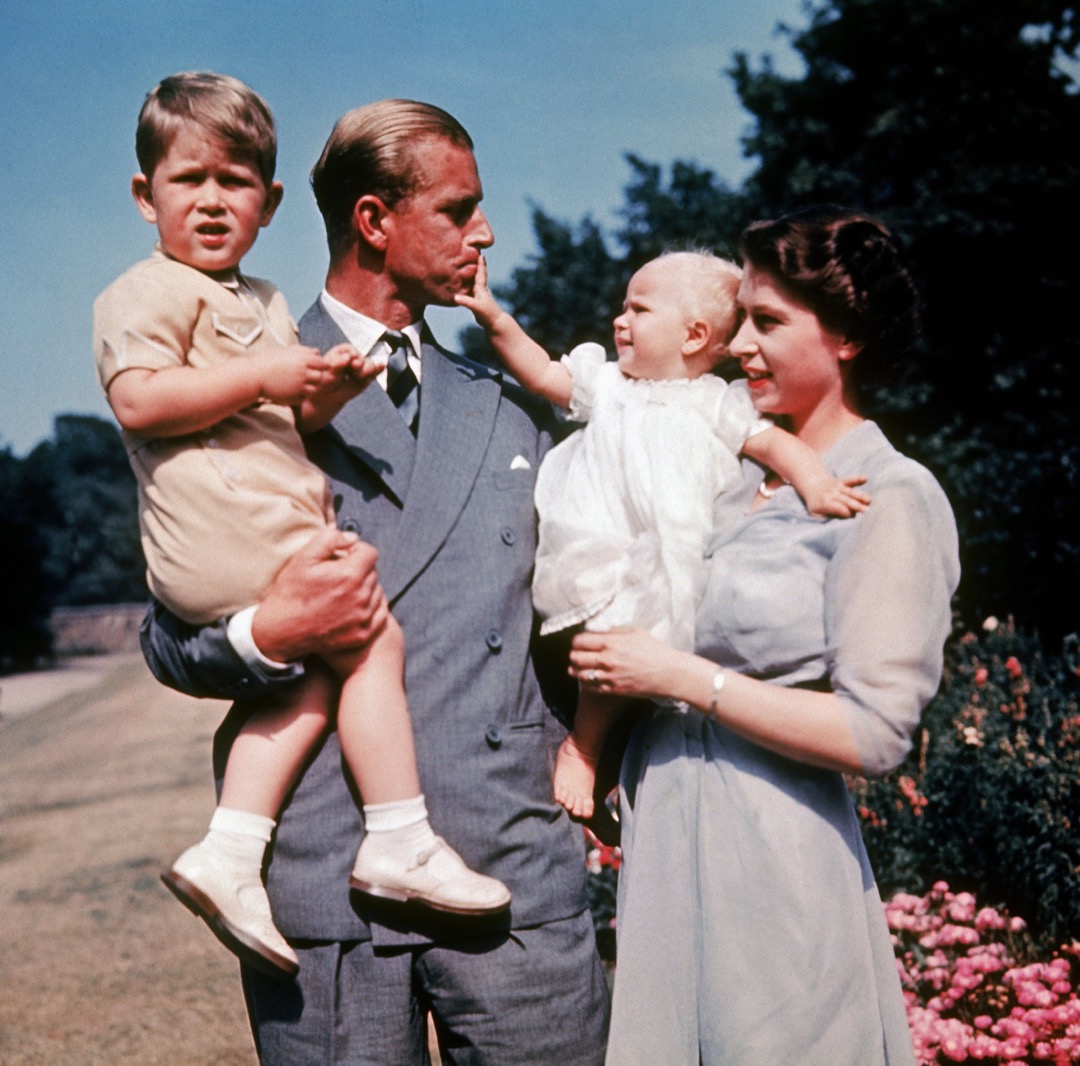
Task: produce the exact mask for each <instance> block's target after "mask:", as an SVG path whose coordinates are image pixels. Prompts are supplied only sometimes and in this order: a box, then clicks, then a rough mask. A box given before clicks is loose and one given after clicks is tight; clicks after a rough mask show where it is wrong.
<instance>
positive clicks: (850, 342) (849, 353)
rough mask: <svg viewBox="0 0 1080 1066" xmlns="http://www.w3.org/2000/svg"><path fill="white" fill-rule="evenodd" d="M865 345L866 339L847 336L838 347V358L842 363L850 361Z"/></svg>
mask: <svg viewBox="0 0 1080 1066" xmlns="http://www.w3.org/2000/svg"><path fill="white" fill-rule="evenodd" d="M865 346H866V344H865V341H862V340H860V339H859V338H857V337H845V338H844V339H843V340H842V341H841V342H840V344H839V346H838V347H837V349H836V355H837V358H838V359H839V360H840V362H842V363H847V362H850V361H851V360H852V359H854V358H855V356H857V355H858V354H859V352H861V351H862V350H863V348H864V347H865Z"/></svg>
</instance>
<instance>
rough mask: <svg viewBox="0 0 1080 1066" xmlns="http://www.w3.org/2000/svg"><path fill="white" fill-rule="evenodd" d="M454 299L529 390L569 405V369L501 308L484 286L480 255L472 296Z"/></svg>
mask: <svg viewBox="0 0 1080 1066" xmlns="http://www.w3.org/2000/svg"><path fill="white" fill-rule="evenodd" d="M454 299H455V300H456V301H457V302H458V303H459V304H460V305H461V306H462V307H467V308H468V309H469V310H470V311H472V313H473V315H474V316H475V317H476V321H477V322H478V323H479V324H480V325H481V326H482V327H483V330H484V332H485V333H486V334H487V338H488V340H489V341H490V342H491V346H492V347H493V348H494V349H495V351H496V352H497V353H498V355H499V358H500V359H502V361H503V362H504V363H505V364H506V365H507V368H508V369H509V370H510V372H511V373H512V374H513V375H514V377H516V378H517V379H518V381H520V382H521V384H522V385H524V386H525V388H527V389H528V390H529V392H534V393H536V394H537V395H538V396H543V397H544V399H545V400H548V401H550V402H551V403H553V404H556V405H557V406H559V407H569V406H570V393H571V390H572V388H573V382H572V381H571V378H570V371H569V370H567V369H566V367H565V366H563V365H562V363H560V362H557V361H555V360H552V358H551V357H550V356H549V355H548V353H547V352H545V351H544V349H543V348H541V347H540V345H539V344H537V343H536V341H534V340H533V339H532V338H531V337H530V336H529V335H528V334H527V333H526V332H525V331H524V330H523V329H522V328H521V326H520V325H519V324H518V322H517V320H516V319H515V318H514V316H513V315H511V314H510V313H509V312H507V311H504V310H503V309H502V308H501V307H500V306H499V305H498V304H497V303H496V302H495V298H494V297H493V296H492V295H491V290H490V289H488V287H487V262H486V261H485V259H484V257H483V256H481V257H480V264H479V266H478V267H477V270H476V281H475V283H474V285H473V292H472V295H471V296H469V295H467V294H466V293H458V294H457V295H456V296H455V297H454Z"/></svg>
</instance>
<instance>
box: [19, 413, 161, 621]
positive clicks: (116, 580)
mask: <svg viewBox="0 0 1080 1066" xmlns="http://www.w3.org/2000/svg"><path fill="white" fill-rule="evenodd" d="M23 467H24V484H25V491H26V493H27V496H28V499H27V500H26V507H27V509H28V511H29V513H30V515H31V518H32V521H33V523H34V526H35V528H36V529H37V531H38V533H39V535H40V537H41V540H42V543H43V568H44V572H45V575H46V578H47V581H48V587H49V591H50V599H51V601H52V604H53V605H54V606H55V605H60V604H64V605H72V606H74V605H82V604H92V603H123V602H129V601H136V600H140V599H143V598H144V597H145V596H146V580H145V563H144V561H143V556H142V549H141V547H140V545H139V527H138V504H137V500H136V491H135V479H134V477H133V476H132V473H131V469H130V467H129V466H128V461H127V456H126V455H125V453H124V446H123V443H122V442H121V440H120V435H119V433H118V432H117V429H116V427H115V426H114V425H113V424H112V423H111V422H107V421H105V420H104V419H101V418H95V417H92V416H89V415H61V416H60V417H59V418H57V419H56V422H55V427H54V431H53V436H52V438H50V439H49V440H46V441H42V443H41V444H39V445H38V446H37V447H36V448H34V450H33V451H32V452H31V453H30V454H29V455H28V456H27V457H26V459H25V460H24V461H23Z"/></svg>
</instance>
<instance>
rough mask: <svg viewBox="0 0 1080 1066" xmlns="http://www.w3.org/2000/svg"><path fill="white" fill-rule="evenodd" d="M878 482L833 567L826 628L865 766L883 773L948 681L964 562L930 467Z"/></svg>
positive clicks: (833, 668) (835, 683)
mask: <svg viewBox="0 0 1080 1066" xmlns="http://www.w3.org/2000/svg"><path fill="white" fill-rule="evenodd" d="M872 491H873V503H872V504H871V505H870V508H869V510H868V511H867V512H866V513H865V514H863V515H861V516H860V517H859V518H857V519H854V520H852V522H853V526H852V529H851V530H850V531H849V532H848V533H847V535H846V536H844V538H843V542H842V544H841V546H840V549H839V550H838V551H837V552H836V554H835V555H834V556H833V558H832V560H831V561H830V563H829V566H828V569H827V571H826V577H825V636H826V648H827V650H826V657H827V660H828V665H829V674H830V678H831V682H832V687H833V690H834V691H835V692H836V693H837V695H839V696H840V698H841V699H842V700H843V702H844V705H845V710H846V713H847V717H848V724H849V726H850V728H851V731H852V734H853V736H854V737H855V742H856V745H857V748H858V751H859V757H860V760H861V762H862V766H863V770H864V771H865V772H866V773H868V774H882V773H888V771H890V770H892V769H894V768H895V767H896V766H897V765H899V763H900V762H901V761H902V760H903V758H904V756H905V755H906V754H907V753H908V751H910V750H911V737H912V734H913V733H914V732H915V729H916V728H917V727H918V724H919V717H920V715H921V714H922V711H923V708H924V707H925V706H926V704H927V703H929V702H930V700H931V699H932V698H933V696H934V694H935V693H936V692H937V688H938V685H939V684H940V682H941V668H942V650H943V646H944V643H945V639H946V637H947V636H948V634H949V630H950V627H951V609H950V601H951V599H952V594H953V592H955V590H956V585H957V582H958V580H959V577H960V564H959V560H958V555H957V539H956V524H955V522H954V520H953V515H952V510H951V508H950V507H949V503H948V501H947V500H946V498H945V495H944V493H943V492H942V491H941V489H940V487H939V486H938V484H937V482H936V481H934V479H933V478H932V477H931V476H930V474H929V473H928V472H927V471H926V470H924V469H923V468H921V467H918V466H916V465H915V464H914V463H912V464H911V465H910V469H909V470H908V471H907V472H905V473H904V475H903V476H902V477H901V478H899V479H897V480H895V481H892V482H889V483H886V484H884V485H882V486H881V487H880V488H876V489H873V490H872Z"/></svg>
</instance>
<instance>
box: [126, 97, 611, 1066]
mask: <svg viewBox="0 0 1080 1066" xmlns="http://www.w3.org/2000/svg"><path fill="white" fill-rule="evenodd" d="M312 185H313V188H314V190H315V195H316V199H317V201H318V204H319V209H320V211H321V212H322V215H323V218H324V221H325V223H326V230H327V238H328V242H329V246H330V267H329V271H328V274H327V280H326V288H325V290H324V292H323V293H322V295H321V296H320V297H319V299H318V300H317V301H316V302H315V304H314V305H313V306H312V308H311V309H310V310H309V311H308V312H307V314H305V315H304V317H303V319H302V320H301V322H300V337H301V340H302V341H303V342H304V343H306V344H310V345H313V346H316V347H318V348H320V349H322V350H325V349H326V348H328V347H330V346H332V345H334V344H337V343H340V342H341V341H344V340H348V341H349V342H351V343H352V344H353V345H354V346H355V347H356V348H358V349H359V350H360V351H361V352H362V353H364V354H369V353H372V354H379V353H380V352H381V351H385V350H386V349H385V348H383V347H381V346H388V347H390V348H392V349H397V348H401V347H402V346H403V341H402V339H401V338H402V337H403V338H404V340H405V342H407V345H406V346H405V351H406V352H407V355H408V367H407V368H406V370H405V377H404V378H401V379H400V380H396V377H397V375H395V373H394V371H393V370H391V375H392V376H395V381H392V382H391V384H390V393H389V394H388V392H387V391H386V390H385V389H383V388H376V387H374V386H372V387H370V388H368V389H367V390H366V391H365V392H364V393H362V394H361V395H360V396H359V397H358V398H357V399H356V400H354V401H352V402H351V403H350V404H348V405H347V406H346V407H345V408H344V410H343V411H342V412H341V414H340V415H339V416H338V417H337V418H336V419H335V420H334V422H333V423H332V424H331V425H330V426H328V427H327V428H326V429H324V430H322V431H320V432H319V433H318V434H316V435H315V436H314V437H312V438H311V439H310V440H309V442H308V445H309V453H310V455H311V456H312V458H313V459H314V460H315V462H317V463H318V464H319V465H320V466H321V467H322V469H323V470H325V471H326V473H327V475H328V477H329V478H330V481H331V487H332V490H333V494H334V504H335V507H336V509H337V513H338V524H339V526H340V528H341V529H343V530H351V531H354V532H356V533H358V534H359V536H360V537H361V538H362V541H363V544H362V545H360V546H358V547H356V548H354V549H351V550H346V551H344V552H341V551H340V550H337V551H335V550H334V549H335V547H337V548H340V545H335V544H334V543H333V541H332V539H326V538H324V539H322V540H320V541H319V542H318V543H316V544H315V545H313V546H312V548H311V549H310V550H308V551H307V552H303V553H301V555H300V556H298V557H297V558H295V559H294V560H293V561H292V562H290V563H289V564H288V565H287V566H286V567H285V569H284V570H283V571H282V572H281V574H280V575H279V577H278V579H277V581H276V582H275V584H274V586H273V587H272V588H271V589H270V590H269V592H268V593H267V595H266V597H265V598H264V599H263V600H262V601H261V603H260V604H258V605H253V610H249V611H246V612H241V615H239V616H236V617H234V618H233V619H229V620H223V621H222V622H220V623H218V624H217V625H216V626H210V627H206V628H204V629H195V628H193V627H189V626H185V625H184V624H182V623H180V622H179V621H178V620H176V619H175V618H172V617H171V616H169V615H168V614H167V613H166V612H165V611H164V609H163V608H161V607H160V605H155V606H154V607H153V608H152V610H151V612H150V614H149V615H148V618H147V623H146V625H145V626H144V649H145V651H146V654H147V659H148V661H149V663H150V665H151V667H152V669H153V670H154V672H155V673H156V674H157V676H158V677H159V678H160V679H162V680H163V681H165V682H166V683H167V684H171V685H173V686H175V687H178V688H181V689H183V690H185V691H188V692H191V693H193V694H196V695H213V696H222V695H226V696H231V697H235V698H238V703H237V704H236V706H235V707H234V709H233V711H232V712H231V714H230V716H229V718H228V719H227V720H226V722H225V723H224V725H223V726H222V728H221V730H219V733H218V737H217V745H216V748H217V751H216V754H217V757H218V759H219V761H220V759H221V757H222V755H223V753H224V752H225V751H227V749H228V744H229V742H230V738H231V736H232V735H233V732H234V731H235V728H236V723H237V722H238V721H241V720H242V716H243V714H244V698H245V697H248V696H251V695H254V694H255V693H256V692H258V693H260V694H265V693H266V692H267V691H270V690H272V687H273V686H274V685H281V684H288V683H289V680H290V679H291V678H292V677H294V676H295V674H296V672H297V671H299V670H301V669H302V667H300V666H297V665H296V662H297V661H298V660H301V659H302V658H303V657H304V656H305V655H308V654H311V653H318V652H328V651H333V650H337V649H340V648H343V647H357V646H362V645H363V642H364V640H365V639H366V638H367V637H368V636H369V635H370V633H371V632H372V631H373V630H374V629H376V628H377V627H378V626H379V625H380V624H381V620H382V618H384V617H385V610H386V606H387V604H388V605H389V607H390V609H391V610H392V611H393V612H394V615H395V617H396V618H397V620H398V622H399V623H400V624H401V627H402V629H403V631H404V634H405V643H406V691H407V694H408V697H409V704H410V709H411V713H412V717H413V727H414V731H415V734H416V749H417V757H418V761H419V766H420V777H421V783H422V786H423V789H424V792H425V795H426V799H427V806H428V809H429V811H430V815H431V822H432V824H433V826H434V827H435V829H436V831H437V832H440V833H442V834H443V835H445V836H446V837H447V838H448V840H449V841H450V843H451V844H452V846H453V847H454V848H456V849H457V850H458V851H459V852H460V853H461V855H462V857H463V858H464V859H465V861H466V862H467V863H468V864H469V865H470V866H472V867H473V868H474V869H476V870H479V871H482V872H484V873H487V874H490V875H491V876H493V877H497V878H499V879H500V880H502V881H504V882H505V883H506V884H507V885H508V886H509V887H510V889H511V891H512V893H513V902H512V904H511V909H510V912H509V914H508V915H506V914H504V915H502V916H501V917H498V918H495V919H476V918H467V919H466V918H448V917H447V916H445V915H444V916H441V917H439V916H436V915H435V914H433V913H432V912H426V913H425V912H421V911H419V910H410V909H409V908H408V906H407V905H402V904H392V903H389V902H385V903H383V902H378V901H374V900H372V899H370V898H368V897H364V896H361V895H358V894H356V893H350V891H349V887H348V876H349V869H350V864H351V862H352V859H353V857H354V856H355V854H356V849H357V845H358V843H359V840H360V838H361V836H362V833H363V825H362V819H361V816H360V811H359V807H358V805H357V802H356V797H355V795H354V794H353V793H352V791H351V789H352V788H353V786H352V785H351V783H350V782H348V781H347V779H346V776H345V774H344V773H343V767H342V761H341V753H340V749H339V747H338V744H337V740H336V737H334V736H331V737H330V738H329V739H328V740H327V742H326V744H325V745H324V747H323V748H322V750H321V751H320V752H319V754H318V755H317V756H316V758H315V759H314V761H313V762H312V764H311V766H310V767H309V769H308V770H307V771H306V773H305V774H304V776H303V779H302V780H301V781H300V783H299V785H298V786H297V788H296V790H295V792H294V794H293V796H292V797H291V799H290V802H289V804H288V806H287V808H286V809H285V810H284V811H283V812H282V816H281V820H280V825H279V828H278V831H277V837H276V841H275V843H274V846H273V851H272V854H271V861H270V864H269V871H268V881H267V884H268V889H269V893H270V897H271V900H272V903H273V907H274V915H275V919H276V921H277V924H278V926H279V928H280V929H281V930H282V932H283V933H284V935H285V936H286V937H287V938H288V939H289V940H290V941H291V942H292V944H293V945H294V947H295V948H296V950H297V952H298V954H299V956H300V976H299V978H298V979H297V980H296V982H291V983H290V982H281V981H276V980H274V979H273V978H269V977H265V976H263V975H261V974H259V973H257V972H254V971H245V973H244V985H245V992H246V995H247V999H248V1006H249V1012H250V1016H251V1020H252V1027H253V1031H254V1034H255V1040H256V1044H257V1046H258V1049H259V1054H260V1057H261V1059H262V1061H264V1062H268V1063H282V1064H284V1063H288V1064H289V1066H296V1064H302V1063H378V1064H383V1066H387V1064H393V1066H397V1064H406V1063H421V1062H426V1060H427V1053H426V1049H425V1019H426V1016H427V1015H428V1013H430V1014H431V1015H432V1017H433V1018H434V1022H435V1027H436V1030H437V1033H438V1036H439V1043H440V1048H441V1052H442V1056H443V1061H444V1062H447V1063H455V1064H457V1063H470V1064H480V1063H484V1064H504V1063H505V1064H508V1063H529V1064H545V1063H551V1064H554V1063H559V1064H560V1066H562V1064H574V1063H581V1064H585V1063H598V1062H600V1061H601V1060H602V1058H603V1044H604V1038H605V1032H606V1025H607V989H606V983H605V980H604V977H603V973H602V970H601V967H600V964H599V960H598V958H597V954H596V949H595V943H594V937H593V932H592V923H591V919H590V916H589V913H588V909H587V906H586V900H585V890H584V868H583V849H582V841H581V835H580V830H579V829H578V828H577V827H576V826H572V825H571V824H570V822H569V821H568V819H567V817H566V814H565V812H563V811H562V809H561V808H559V807H558V806H556V805H555V804H554V803H553V801H552V796H551V781H550V752H551V750H552V745H553V742H554V741H555V740H556V738H557V735H558V728H559V727H558V726H557V724H556V723H555V722H554V720H553V718H552V716H551V713H550V710H549V708H548V706H547V705H546V703H545V700H544V698H543V696H542V694H541V690H540V686H539V683H538V678H537V671H536V669H535V667H534V663H533V658H532V654H531V647H532V643H533V642H532V638H533V615H532V607H531V600H530V594H529V585H530V576H531V568H532V559H533V552H534V549H535V540H536V534H535V525H536V521H535V514H534V511H533V505H532V490H533V485H534V481H535V477H536V470H537V467H538V466H539V463H540V460H541V459H542V458H543V455H544V452H545V450H546V448H547V447H548V446H549V443H550V439H549V435H548V433H547V431H546V429H545V425H546V421H545V420H546V412H545V411H544V409H543V408H542V407H540V406H538V405H537V404H536V403H535V401H534V400H533V399H532V398H531V397H529V396H527V395H526V394H525V393H524V392H523V391H522V390H521V389H520V388H519V387H518V386H517V385H516V384H515V383H514V382H512V381H510V380H508V379H507V378H506V377H504V376H503V375H502V374H501V373H499V372H497V371H494V370H491V369H489V368H487V367H484V366H481V365H479V364H476V363H473V362H471V361H469V360H466V359H464V358H461V357H459V356H455V355H452V354H451V353H449V352H447V351H445V350H444V349H442V348H441V347H439V346H438V345H437V344H436V343H435V341H434V339H433V338H432V336H431V334H430V333H429V332H428V330H427V327H426V326H425V325H424V322H423V314H424V309H425V308H426V307H427V306H429V305H432V304H435V305H447V306H450V305H452V304H453V302H454V295H455V293H458V292H463V291H469V290H471V286H472V282H473V278H474V276H475V272H476V265H477V262H478V260H479V256H480V253H481V251H482V250H483V249H484V248H486V247H488V246H489V245H490V244H491V243H492V240H493V236H492V233H491V229H490V227H489V225H488V221H487V219H486V218H485V216H484V214H483V212H482V211H481V208H480V200H481V197H482V189H481V184H480V179H479V176H478V174H477V170H476V163H475V160H474V157H473V153H472V141H471V140H470V138H469V136H468V134H467V133H466V132H465V130H464V129H463V128H462V127H461V126H460V124H459V123H458V122H457V121H456V120H455V119H453V118H452V117H451V116H450V115H448V114H446V113H445V112H443V111H441V110H439V109H438V108H434V107H431V106H430V105H426V104H416V103H412V102H409V101H383V102H382V103H379V104H373V105H369V106H367V107H363V108H359V109H357V110H355V111H351V112H349V113H348V114H346V115H345V116H344V117H343V118H342V119H341V120H340V121H339V122H338V123H337V125H336V126H335V128H334V131H333V133H332V134H331V136H330V140H329V141H328V142H327V145H326V148H325V149H324V151H323V154H322V157H321V158H320V159H319V162H318V163H317V164H316V166H315V169H314V171H313V172H312ZM388 329H389V330H393V331H396V334H400V335H401V336H400V337H399V336H396V335H392V336H391V337H387V335H386V330H388ZM409 372H412V373H414V374H415V375H416V377H417V378H418V381H419V387H418V389H416V388H413V387H412V385H413V382H412V381H411V380H410V379H409V378H408V373H409ZM403 383H404V384H403ZM417 392H419V397H420V402H419V416H418V418H419V422H418V425H416V423H415V421H414V409H415V404H414V401H415V398H416V394H417ZM391 396H393V397H394V399H391ZM395 401H398V402H400V403H402V408H408V407H409V405H410V404H412V405H413V408H414V409H413V410H408V411H407V413H406V417H402V410H401V409H399V408H398V407H396V406H395ZM409 422H412V423H413V425H412V426H410V424H409ZM414 430H415V436H414ZM366 545H370V546H373V547H374V549H377V551H378V559H379V567H378V577H379V579H380V580H381V590H380V588H379V586H378V585H377V584H376V579H375V575H374V570H373V563H374V557H375V553H374V551H372V550H371V548H369V547H366Z"/></svg>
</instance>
